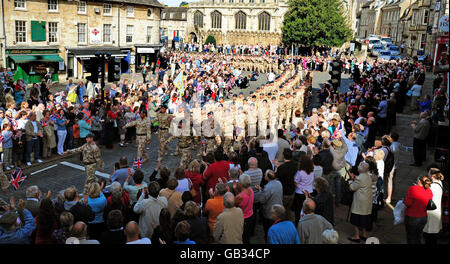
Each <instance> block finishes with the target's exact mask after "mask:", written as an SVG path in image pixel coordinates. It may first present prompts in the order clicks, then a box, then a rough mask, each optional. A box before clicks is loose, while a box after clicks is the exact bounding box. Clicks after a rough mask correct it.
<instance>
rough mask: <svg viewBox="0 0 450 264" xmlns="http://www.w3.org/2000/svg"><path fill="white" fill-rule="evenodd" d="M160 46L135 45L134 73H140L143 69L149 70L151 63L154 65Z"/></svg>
mask: <svg viewBox="0 0 450 264" xmlns="http://www.w3.org/2000/svg"><path fill="white" fill-rule="evenodd" d="M161 47H162V44H156V45H142V46H141V45H136V60H135V71H136V72H141V71H142V69H143V67H144V66H145V67H147V69H148V70H151V68H150V67H151V66H152V63H153V64H156V61H157V60H158V55H159V52H160V50H161Z"/></svg>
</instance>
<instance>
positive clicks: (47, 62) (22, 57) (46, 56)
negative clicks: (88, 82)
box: [6, 47, 65, 84]
mask: <svg viewBox="0 0 450 264" xmlns="http://www.w3.org/2000/svg"><path fill="white" fill-rule="evenodd" d="M6 66H7V67H10V68H11V70H12V71H13V72H14V81H16V80H19V79H22V80H24V81H25V82H27V83H30V84H31V83H39V82H41V81H42V79H43V78H44V77H45V75H47V74H48V73H49V74H50V76H51V79H52V81H53V82H58V81H59V75H60V74H62V73H64V70H65V64H64V59H63V58H61V57H60V56H59V55H58V48H56V47H43V48H24V47H23V48H19V47H14V48H12V47H7V48H6Z"/></svg>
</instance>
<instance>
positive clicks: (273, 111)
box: [269, 96, 278, 135]
mask: <svg viewBox="0 0 450 264" xmlns="http://www.w3.org/2000/svg"><path fill="white" fill-rule="evenodd" d="M269 117H270V119H269V126H270V133H271V134H273V135H277V131H278V124H277V122H278V103H277V98H276V97H275V96H273V97H272V102H271V104H270V106H269Z"/></svg>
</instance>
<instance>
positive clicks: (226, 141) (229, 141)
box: [223, 136, 233, 154]
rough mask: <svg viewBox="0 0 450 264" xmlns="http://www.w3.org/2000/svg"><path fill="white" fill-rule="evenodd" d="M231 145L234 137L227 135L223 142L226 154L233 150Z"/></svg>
mask: <svg viewBox="0 0 450 264" xmlns="http://www.w3.org/2000/svg"><path fill="white" fill-rule="evenodd" d="M231 146H233V137H229V136H228V137H227V136H225V139H224V142H223V151H224V152H225V154H229V153H230V152H231Z"/></svg>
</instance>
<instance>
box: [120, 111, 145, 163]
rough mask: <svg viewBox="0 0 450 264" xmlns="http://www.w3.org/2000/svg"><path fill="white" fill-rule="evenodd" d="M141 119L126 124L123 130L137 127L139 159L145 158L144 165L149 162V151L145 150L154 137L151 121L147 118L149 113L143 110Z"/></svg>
mask: <svg viewBox="0 0 450 264" xmlns="http://www.w3.org/2000/svg"><path fill="white" fill-rule="evenodd" d="M139 116H140V118H139V119H137V120H135V121H132V122H130V123H128V124H126V125H125V126H124V127H123V129H126V128H128V127H132V126H135V127H136V143H137V145H138V147H137V158H138V159H139V158H143V161H142V162H143V163H144V162H147V161H148V160H149V157H148V155H147V151H146V150H145V145H146V144H149V143H150V139H151V137H152V130H151V125H152V123H151V121H150V118H148V117H147V111H145V110H143V111H141V112H140V113H139Z"/></svg>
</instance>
